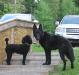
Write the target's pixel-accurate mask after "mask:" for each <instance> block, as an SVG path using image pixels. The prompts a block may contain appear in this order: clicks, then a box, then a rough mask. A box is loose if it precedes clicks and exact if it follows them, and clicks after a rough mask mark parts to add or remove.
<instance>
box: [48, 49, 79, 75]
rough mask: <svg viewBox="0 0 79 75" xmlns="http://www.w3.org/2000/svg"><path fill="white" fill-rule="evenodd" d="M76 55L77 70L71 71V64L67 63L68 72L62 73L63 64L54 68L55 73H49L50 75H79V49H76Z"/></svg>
mask: <svg viewBox="0 0 79 75" xmlns="http://www.w3.org/2000/svg"><path fill="white" fill-rule="evenodd" d="M74 53H75V62H74V65H75V68H74V69H71V67H70V62H69V61H67V69H66V71H62V67H63V63H61V64H58V65H57V66H55V67H54V71H51V72H49V75H79V48H75V49H74Z"/></svg>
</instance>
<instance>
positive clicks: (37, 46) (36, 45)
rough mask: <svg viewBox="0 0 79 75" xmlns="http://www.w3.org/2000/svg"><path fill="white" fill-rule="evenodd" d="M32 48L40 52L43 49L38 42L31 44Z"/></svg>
mask: <svg viewBox="0 0 79 75" xmlns="http://www.w3.org/2000/svg"><path fill="white" fill-rule="evenodd" d="M32 50H33V52H42V51H44V49H43V48H42V47H41V45H40V44H32Z"/></svg>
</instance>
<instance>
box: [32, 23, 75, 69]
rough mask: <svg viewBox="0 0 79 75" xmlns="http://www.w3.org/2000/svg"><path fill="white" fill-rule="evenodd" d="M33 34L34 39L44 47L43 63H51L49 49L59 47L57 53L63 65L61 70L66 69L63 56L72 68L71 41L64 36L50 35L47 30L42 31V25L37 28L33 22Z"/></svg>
mask: <svg viewBox="0 0 79 75" xmlns="http://www.w3.org/2000/svg"><path fill="white" fill-rule="evenodd" d="M33 34H34V36H35V38H36V40H38V41H39V43H40V44H41V46H42V47H43V48H44V51H45V56H46V61H45V63H43V65H50V64H51V50H55V49H59V54H60V57H61V59H62V60H63V63H64V66H63V70H65V69H66V60H65V56H66V57H67V58H68V59H69V60H70V62H71V68H74V52H73V48H72V45H71V43H70V42H69V41H68V40H67V39H66V38H64V37H62V36H59V35H54V34H52V35H50V34H49V33H47V32H44V31H43V29H42V25H41V24H40V25H39V28H37V27H36V25H35V24H34V26H33Z"/></svg>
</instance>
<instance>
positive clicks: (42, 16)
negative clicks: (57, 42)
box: [35, 0, 53, 31]
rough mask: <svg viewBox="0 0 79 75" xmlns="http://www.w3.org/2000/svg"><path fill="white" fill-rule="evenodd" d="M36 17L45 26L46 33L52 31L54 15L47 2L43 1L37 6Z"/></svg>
mask: <svg viewBox="0 0 79 75" xmlns="http://www.w3.org/2000/svg"><path fill="white" fill-rule="evenodd" d="M35 16H36V18H37V19H38V20H39V22H40V23H42V24H43V27H44V29H45V30H46V31H51V30H52V29H51V28H53V27H52V21H53V15H52V13H51V10H50V8H49V6H48V4H46V2H45V1H43V0H41V1H40V3H39V4H38V5H37V9H36V10H35Z"/></svg>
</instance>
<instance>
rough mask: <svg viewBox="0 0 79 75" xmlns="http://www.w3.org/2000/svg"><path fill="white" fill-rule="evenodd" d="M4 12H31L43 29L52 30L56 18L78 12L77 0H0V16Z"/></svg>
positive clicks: (59, 18)
mask: <svg viewBox="0 0 79 75" xmlns="http://www.w3.org/2000/svg"><path fill="white" fill-rule="evenodd" d="M6 13H26V14H27V13H31V14H33V15H34V16H35V17H36V19H38V20H39V22H40V23H42V24H43V27H44V30H45V31H48V32H54V29H55V21H56V20H61V18H62V17H63V16H64V15H68V14H79V0H0V17H1V16H3V15H4V14H6Z"/></svg>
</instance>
